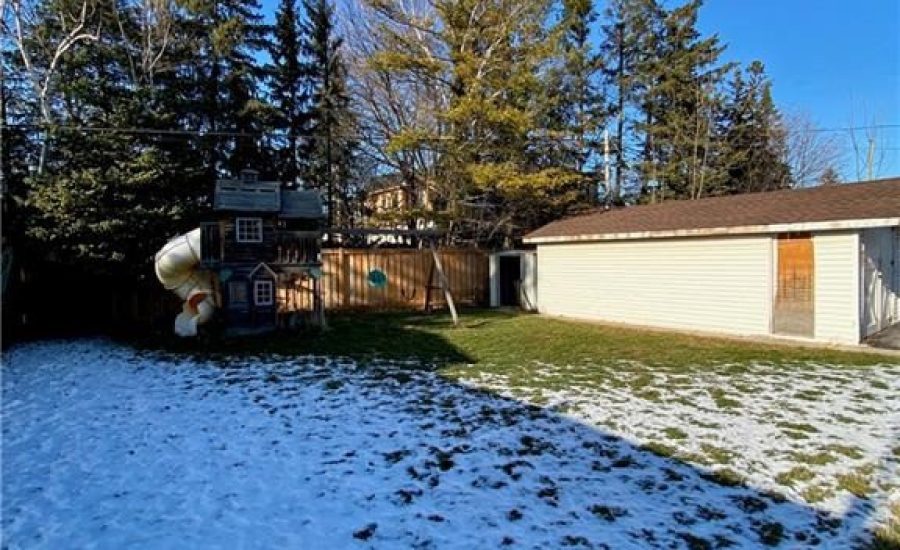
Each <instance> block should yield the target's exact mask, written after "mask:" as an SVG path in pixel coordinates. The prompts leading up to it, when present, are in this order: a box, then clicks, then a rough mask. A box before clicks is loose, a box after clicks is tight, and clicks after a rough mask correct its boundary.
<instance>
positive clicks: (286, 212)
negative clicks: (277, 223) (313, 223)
mask: <svg viewBox="0 0 900 550" xmlns="http://www.w3.org/2000/svg"><path fill="white" fill-rule="evenodd" d="M324 216H325V213H324V212H323V210H322V199H321V197H320V196H319V193H318V191H312V190H309V189H283V190H282V191H281V217H282V218H308V219H315V218H323V217H324Z"/></svg>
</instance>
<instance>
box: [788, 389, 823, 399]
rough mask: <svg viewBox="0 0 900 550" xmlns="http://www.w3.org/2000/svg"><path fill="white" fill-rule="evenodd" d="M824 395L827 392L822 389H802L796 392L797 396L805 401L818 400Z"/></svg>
mask: <svg viewBox="0 0 900 550" xmlns="http://www.w3.org/2000/svg"><path fill="white" fill-rule="evenodd" d="M824 396H825V392H824V391H822V390H800V391H798V392H795V393H794V397H795V398H797V399H803V400H804V401H818V400H819V399H821V398H822V397H824Z"/></svg>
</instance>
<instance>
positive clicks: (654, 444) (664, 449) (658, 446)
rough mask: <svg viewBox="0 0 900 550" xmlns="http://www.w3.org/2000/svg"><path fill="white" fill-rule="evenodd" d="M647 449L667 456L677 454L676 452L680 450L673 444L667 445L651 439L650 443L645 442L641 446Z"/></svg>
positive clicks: (658, 454)
mask: <svg viewBox="0 0 900 550" xmlns="http://www.w3.org/2000/svg"><path fill="white" fill-rule="evenodd" d="M641 448H642V449H644V450H645V451H648V452H651V453H653V454H655V455H657V456H662V457H665V458H670V457H673V456H675V453H676V452H678V450H677V449H676V448H675V447H672V446H671V445H666V444H665V443H661V442H659V441H651V442H649V443H645V444H644V445H642V446H641Z"/></svg>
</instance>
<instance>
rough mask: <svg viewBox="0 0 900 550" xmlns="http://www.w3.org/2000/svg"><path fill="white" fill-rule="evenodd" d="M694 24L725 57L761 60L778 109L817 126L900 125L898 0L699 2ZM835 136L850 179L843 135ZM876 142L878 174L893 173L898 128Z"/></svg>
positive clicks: (899, 162) (897, 166) (899, 153)
mask: <svg viewBox="0 0 900 550" xmlns="http://www.w3.org/2000/svg"><path fill="white" fill-rule="evenodd" d="M700 26H701V29H702V31H703V32H704V33H708V34H712V33H718V35H719V38H720V39H721V40H722V42H724V43H726V44H727V45H728V49H727V50H726V51H725V58H726V59H727V60H734V61H740V62H744V63H748V62H750V61H752V60H754V59H759V60H761V61H762V62H763V63H765V65H766V69H767V71H768V73H769V75H770V76H771V78H772V81H773V94H774V97H775V100H776V102H777V103H778V106H779V107H780V108H781V109H782V110H783V111H785V112H794V111H804V112H806V113H808V114H809V115H810V116H811V117H812V118H813V120H814V121H815V122H816V124H817V125H818V126H820V127H823V128H831V127H846V126H850V125H851V123H852V125H856V126H860V125H866V124H871V123H872V121H873V120H874V121H876V122H877V123H878V124H900V1H898V0H856V1H848V0H706V4H705V5H704V6H703V8H702V11H701V18H700ZM860 136H862V133H860ZM835 137H836V138H838V139H840V142H841V147H842V149H843V150H844V151H845V152H846V153H847V154H848V157H849V158H845V159H844V164H845V170H844V172H845V173H844V176H845V177H846V178H849V179H854V177H855V169H854V168H853V164H854V163H853V161H852V156H851V155H850V151H851V147H850V145H849V139H847V137H848V136H847V135H846V132H842V133H837V134H835ZM877 142H881V147H882V148H883V153H884V159H883V164H882V169H881V174H880V175H881V176H889V175H900V128H893V129H885V130H882V131H881V133H880V135H879V136H878V139H877Z"/></svg>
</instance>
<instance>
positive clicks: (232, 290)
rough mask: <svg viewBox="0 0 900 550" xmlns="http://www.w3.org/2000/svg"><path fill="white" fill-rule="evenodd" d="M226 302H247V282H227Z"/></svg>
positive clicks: (234, 303)
mask: <svg viewBox="0 0 900 550" xmlns="http://www.w3.org/2000/svg"><path fill="white" fill-rule="evenodd" d="M228 303H230V304H232V305H242V304H246V303H247V283H245V282H243V281H230V282H229V283H228Z"/></svg>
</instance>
